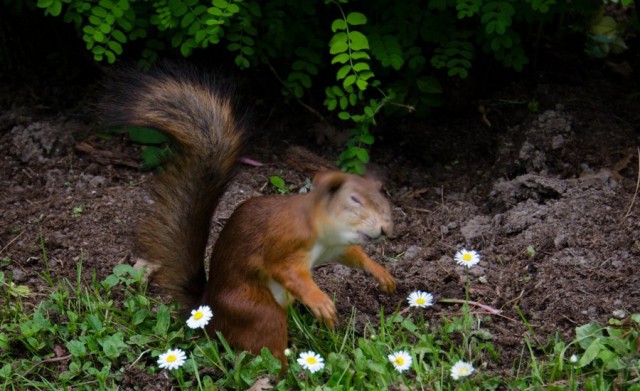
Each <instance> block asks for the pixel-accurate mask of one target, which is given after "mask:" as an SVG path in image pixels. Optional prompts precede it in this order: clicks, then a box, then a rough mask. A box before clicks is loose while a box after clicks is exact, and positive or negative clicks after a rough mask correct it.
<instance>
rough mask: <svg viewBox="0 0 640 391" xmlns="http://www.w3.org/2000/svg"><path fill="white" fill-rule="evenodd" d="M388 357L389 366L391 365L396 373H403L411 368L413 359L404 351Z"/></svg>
mask: <svg viewBox="0 0 640 391" xmlns="http://www.w3.org/2000/svg"><path fill="white" fill-rule="evenodd" d="M388 357H389V361H391V364H393V367H394V368H395V369H396V371H398V372H404V371H406V370H407V369H409V368H411V363H412V362H413V359H412V358H411V355H410V354H409V353H408V352H407V351H406V350H401V351H399V352H395V353H393V354H390V355H389V356H388Z"/></svg>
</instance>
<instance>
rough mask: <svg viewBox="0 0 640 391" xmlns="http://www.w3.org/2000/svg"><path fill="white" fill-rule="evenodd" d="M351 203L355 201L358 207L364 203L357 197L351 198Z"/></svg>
mask: <svg viewBox="0 0 640 391" xmlns="http://www.w3.org/2000/svg"><path fill="white" fill-rule="evenodd" d="M351 201H353V202H354V203H356V204H358V205H362V202H360V200H359V199H358V198H356V197H355V196H351Z"/></svg>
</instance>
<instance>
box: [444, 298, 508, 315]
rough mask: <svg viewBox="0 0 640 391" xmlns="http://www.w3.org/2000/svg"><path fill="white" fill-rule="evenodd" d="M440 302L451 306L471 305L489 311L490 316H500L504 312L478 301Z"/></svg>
mask: <svg viewBox="0 0 640 391" xmlns="http://www.w3.org/2000/svg"><path fill="white" fill-rule="evenodd" d="M438 302H440V303H450V304H464V303H468V304H469V305H472V306H476V307H479V308H482V309H483V310H485V311H487V312H488V313H490V314H495V315H499V314H501V313H502V311H500V310H499V309H497V308H493V307H491V306H489V305H486V304H482V303H478V302H477V301H470V300H469V301H467V300H461V299H440V300H438Z"/></svg>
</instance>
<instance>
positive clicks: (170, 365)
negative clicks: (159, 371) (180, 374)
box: [158, 349, 187, 369]
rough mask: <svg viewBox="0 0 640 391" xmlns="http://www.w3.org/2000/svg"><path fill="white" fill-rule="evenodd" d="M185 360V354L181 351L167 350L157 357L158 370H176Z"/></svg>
mask: <svg viewBox="0 0 640 391" xmlns="http://www.w3.org/2000/svg"><path fill="white" fill-rule="evenodd" d="M186 360H187V356H186V354H184V352H183V351H182V350H181V349H169V350H167V352H166V353H162V354H161V355H160V357H158V366H159V367H160V368H167V369H177V368H180V367H181V366H182V364H184V362H185V361H186Z"/></svg>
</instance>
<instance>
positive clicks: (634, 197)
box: [622, 147, 640, 220]
mask: <svg viewBox="0 0 640 391" xmlns="http://www.w3.org/2000/svg"><path fill="white" fill-rule="evenodd" d="M638 191H640V147H638V180H637V182H636V192H635V194H634V195H633V198H632V199H631V203H630V204H629V209H627V213H626V214H625V215H624V217H623V218H622V219H623V220H624V219H626V218H627V217H629V215H631V209H633V204H634V203H635V202H636V198H637V197H638Z"/></svg>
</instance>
